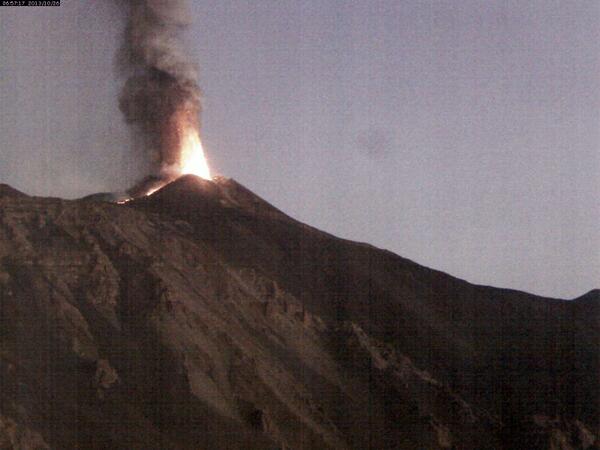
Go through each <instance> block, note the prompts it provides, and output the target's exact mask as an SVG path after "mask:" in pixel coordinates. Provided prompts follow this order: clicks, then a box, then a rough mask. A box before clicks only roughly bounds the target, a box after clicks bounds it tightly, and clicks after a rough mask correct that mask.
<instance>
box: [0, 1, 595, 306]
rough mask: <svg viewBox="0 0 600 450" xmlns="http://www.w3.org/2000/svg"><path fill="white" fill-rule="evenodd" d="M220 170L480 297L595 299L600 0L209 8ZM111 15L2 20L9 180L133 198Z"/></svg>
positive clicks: (192, 32) (110, 9) (195, 31)
mask: <svg viewBox="0 0 600 450" xmlns="http://www.w3.org/2000/svg"><path fill="white" fill-rule="evenodd" d="M191 19H193V21H194V23H193V25H192V26H191V27H190V29H189V31H188V33H187V35H186V43H187V45H188V48H189V51H190V54H191V56H192V58H193V59H195V60H196V61H197V63H198V66H199V71H200V85H201V87H202V89H203V92H204V111H203V114H202V123H203V125H202V136H203V141H204V144H205V149H206V153H207V156H208V159H209V162H210V165H211V167H212V169H213V172H215V173H219V174H222V175H224V176H227V177H231V178H234V179H236V180H238V181H239V182H241V183H242V184H244V185H245V186H246V187H248V188H249V189H251V190H253V191H254V192H256V193H257V194H259V195H260V196H261V197H263V198H264V199H266V200H267V201H269V202H270V203H272V204H274V205H275V206H277V207H278V208H280V209H282V210H283V211H285V212H286V213H288V214H289V215H291V216H292V217H294V218H297V219H299V220H301V221H303V222H305V223H308V224H310V225H312V226H314V227H317V228H320V229H322V230H325V231H327V232H330V233H332V234H334V235H337V236H340V237H343V238H347V239H352V240H357V241H361V242H368V243H371V244H373V245H375V246H377V247H381V248H386V249H389V250H391V251H393V252H395V253H397V254H399V255H401V256H403V257H406V258H409V259H412V260H414V261H416V262H418V263H420V264H423V265H425V266H428V267H432V268H435V269H438V270H442V271H444V272H448V273H450V274H452V275H454V276H457V277H459V278H462V279H466V280H468V281H470V282H473V283H478V284H486V285H493V286H498V287H506V288H514V289H520V290H525V291H528V292H533V293H536V294H540V295H546V296H551V297H560V298H573V297H576V296H579V295H582V294H583V293H585V292H587V291H589V290H590V289H593V288H598V287H600V227H599V226H598V224H599V223H600V201H599V194H600V151H599V150H600V70H599V69H600V2H597V1H585V0H577V1H552V0H543V1H535V0H533V1H526V2H525V1H522V0H518V1H485V2H483V1H474V0H461V1H460V2H457V1H400V0H379V1H378V0H370V1H358V0H293V1H290V0H279V1H270V0H269V1H261V2H255V1H253V2H250V1H242V0H203V1H201V2H200V1H194V2H192V9H191ZM123 25H124V18H123V17H121V16H120V13H119V11H118V10H117V8H116V7H115V6H114V4H113V3H112V2H108V1H102V2H99V1H97V0H96V1H95V0H63V1H62V5H61V6H60V7H55V8H50V7H47V8H43V7H38V8H35V7H30V8H9V7H3V8H0V114H1V117H0V182H1V183H8V184H10V185H12V186H14V187H16V188H18V189H20V190H22V191H24V192H27V193H30V194H35V195H44V196H59V197H66V198H74V197H78V196H82V195H85V194H89V193H93V192H99V191H117V190H122V189H124V188H127V187H128V186H129V185H131V184H132V183H133V182H134V181H135V180H136V179H137V178H138V177H140V176H141V175H142V174H141V173H140V167H141V166H142V165H141V164H140V162H139V158H140V155H138V154H135V152H133V151H132V150H131V139H130V135H129V131H128V129H127V126H126V125H125V123H124V121H123V119H122V117H121V114H120V112H119V110H118V103H117V97H118V93H119V90H120V87H121V85H122V82H123V80H122V79H121V78H120V77H119V74H118V73H117V70H116V68H115V52H116V50H117V48H118V46H119V40H120V38H121V33H122V29H123Z"/></svg>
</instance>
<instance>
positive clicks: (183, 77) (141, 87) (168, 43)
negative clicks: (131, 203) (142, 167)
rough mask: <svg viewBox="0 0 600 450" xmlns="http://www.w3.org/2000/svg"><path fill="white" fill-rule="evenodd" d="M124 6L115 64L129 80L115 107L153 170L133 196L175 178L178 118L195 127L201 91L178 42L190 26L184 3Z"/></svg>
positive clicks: (150, 1) (142, 1) (167, 0)
mask: <svg viewBox="0 0 600 450" xmlns="http://www.w3.org/2000/svg"><path fill="white" fill-rule="evenodd" d="M124 6H125V9H124V11H126V14H127V15H128V16H127V25H126V29H125V33H124V37H123V42H122V45H121V49H120V53H119V55H118V65H119V68H120V69H121V71H122V73H124V74H125V75H126V76H127V77H128V78H127V80H126V82H125V84H124V86H123V88H122V91H121V94H120V98H119V108H120V110H121V111H122V113H123V114H124V116H125V120H126V121H127V123H129V124H131V126H132V128H133V130H134V133H136V137H137V138H138V139H139V140H140V143H141V145H143V146H144V149H145V150H144V151H145V152H146V153H147V154H148V161H149V163H150V165H151V167H152V169H151V171H152V174H151V175H150V176H148V177H147V178H146V179H144V180H142V181H141V182H140V183H138V184H137V185H136V186H134V187H133V188H132V189H131V190H130V194H131V195H133V196H136V195H140V193H142V192H143V191H146V190H148V188H151V187H152V186H154V185H156V184H157V183H158V184H159V183H160V180H164V181H169V180H171V179H173V178H174V177H175V176H176V172H175V170H174V168H175V166H176V164H177V163H178V162H179V158H180V154H179V153H180V145H179V140H180V136H181V128H182V123H181V120H182V117H183V118H184V119H183V120H184V121H185V122H186V126H192V127H193V128H194V129H196V130H198V129H199V115H200V112H201V91H200V88H199V87H198V75H197V70H196V67H195V65H194V64H193V63H192V62H191V61H190V60H189V58H188V55H187V54H186V52H185V49H184V48H183V44H182V42H181V34H182V32H183V31H184V30H185V29H186V28H187V27H188V26H189V25H190V23H191V22H190V20H189V17H190V12H189V4H188V2H187V0H126V1H125V4H124ZM163 184H164V183H163Z"/></svg>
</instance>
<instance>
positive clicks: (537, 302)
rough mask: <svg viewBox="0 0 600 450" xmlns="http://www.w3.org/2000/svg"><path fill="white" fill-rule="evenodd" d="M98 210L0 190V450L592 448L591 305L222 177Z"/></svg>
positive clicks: (599, 424)
mask: <svg viewBox="0 0 600 450" xmlns="http://www.w3.org/2000/svg"><path fill="white" fill-rule="evenodd" d="M103 199H104V197H90V198H88V199H82V200H76V201H66V200H60V199H50V198H36V197H29V196H26V195H25V194H22V193H20V192H18V191H16V190H14V189H12V188H10V187H8V186H6V185H0V448H15V449H21V448H23V449H29V448H31V449H38V448H40V449H42V448H53V449H70V448H82V449H84V448H85V449H91V448H123V449H134V448H139V449H154V448H156V449H169V448H173V449H179V448H190V449H192V448H193V449H196V448H204V449H217V448H232V449H233V448H239V449H251V448H256V449H269V448H272V449H277V448H279V449H300V448H306V449H309V448H310V449H324V448H355V449H368V448H372V449H384V448H399V449H436V448H455V449H502V448H505V449H513V448H514V449H575V448H577V449H579V448H582V449H589V448H599V447H598V445H599V443H600V442H599V434H600V363H599V359H600V353H599V344H600V298H599V297H600V292H599V291H597V290H596V291H592V292H590V293H588V294H586V295H584V296H582V297H580V298H578V299H575V300H571V301H565V300H558V299H548V298H541V297H536V296H534V295H530V294H526V293H523V292H517V291H511V290H506V289H496V288H491V287H485V286H475V285H471V284H469V283H467V282H465V281H461V280H458V279H456V278H453V277H451V276H449V275H447V274H444V273H441V272H437V271H434V270H431V269H427V268H425V267H422V266H419V265H418V264H416V263H413V262H412V261H409V260H406V259H403V258H401V257H399V256H397V255H394V254H392V253H391V252H388V251H384V250H380V249H377V248H375V247H372V246H370V245H366V244H360V243H355V242H350V241H345V240H342V239H338V238H335V237H333V236H331V235H328V234H326V233H323V232H321V231H318V230H315V229H313V228H311V227H309V226H307V225H304V224H301V223H299V222H297V221H295V220H293V219H291V218H290V217H288V216H286V215H285V214H284V213H282V212H281V211H279V210H277V209H276V208H274V207H272V206H271V205H269V204H268V203H267V202H265V201H264V200H262V199H260V198H258V197H257V196H255V195H254V194H252V193H251V192H250V191H248V190H247V189H246V188H244V187H243V186H241V185H239V184H238V183H236V182H235V181H233V180H228V179H217V180H216V181H214V182H209V181H204V180H201V179H199V178H196V177H192V176H186V177H182V178H180V179H179V180H177V181H175V182H174V183H171V184H170V185H168V186H166V187H165V188H163V189H161V190H160V191H158V192H156V193H155V194H153V195H152V196H150V197H146V198H142V199H138V200H134V201H131V202H128V203H126V204H123V205H118V204H113V203H108V202H104V201H102V200H103Z"/></svg>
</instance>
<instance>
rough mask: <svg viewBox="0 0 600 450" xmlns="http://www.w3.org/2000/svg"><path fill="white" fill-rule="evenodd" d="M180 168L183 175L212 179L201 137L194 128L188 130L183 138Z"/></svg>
mask: <svg viewBox="0 0 600 450" xmlns="http://www.w3.org/2000/svg"><path fill="white" fill-rule="evenodd" d="M179 166H180V173H181V175H197V176H199V177H200V178H204V179H205V180H210V179H211V176H210V169H209V168H208V163H207V162H206V157H205V156H204V149H203V148H202V142H201V141H200V136H199V135H198V132H197V131H196V130H195V129H193V128H188V129H187V130H186V131H185V134H184V136H183V139H182V142H181V159H180V163H179Z"/></svg>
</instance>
